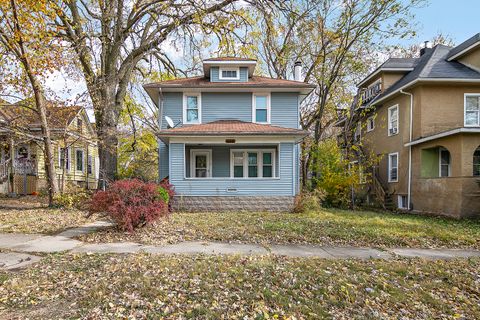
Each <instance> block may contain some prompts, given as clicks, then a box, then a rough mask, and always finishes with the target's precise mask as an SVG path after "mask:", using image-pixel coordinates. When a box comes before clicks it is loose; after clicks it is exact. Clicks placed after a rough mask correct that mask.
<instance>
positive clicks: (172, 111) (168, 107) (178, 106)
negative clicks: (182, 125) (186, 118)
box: [162, 92, 183, 129]
mask: <svg viewBox="0 0 480 320" xmlns="http://www.w3.org/2000/svg"><path fill="white" fill-rule="evenodd" d="M165 116H169V117H170V118H172V120H173V123H175V124H177V123H178V122H181V121H182V120H183V119H182V118H183V93H181V92H165V93H164V94H163V118H162V129H166V128H167V122H166V121H165Z"/></svg>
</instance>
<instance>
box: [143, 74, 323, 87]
mask: <svg viewBox="0 0 480 320" xmlns="http://www.w3.org/2000/svg"><path fill="white" fill-rule="evenodd" d="M144 87H145V88H152V87H153V88H158V87H163V88H172V87H185V88H209V87H212V88H213V87H215V88H228V87H237V88H238V87H246V88H249V87H274V88H277V87H285V88H315V86H314V85H312V84H309V83H305V82H299V81H293V80H284V79H273V78H268V77H260V76H253V77H251V78H249V79H248V81H247V82H238V81H237V82H212V81H210V80H209V79H207V78H205V77H191V78H183V79H175V80H166V81H161V82H154V83H149V84H146V85H144Z"/></svg>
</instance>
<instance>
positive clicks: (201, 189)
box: [168, 143, 298, 197]
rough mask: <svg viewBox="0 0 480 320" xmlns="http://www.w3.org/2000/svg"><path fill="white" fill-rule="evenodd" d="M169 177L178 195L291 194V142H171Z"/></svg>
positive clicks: (294, 154) (293, 175)
mask: <svg viewBox="0 0 480 320" xmlns="http://www.w3.org/2000/svg"><path fill="white" fill-rule="evenodd" d="M168 150H169V160H170V161H169V163H170V165H169V173H168V176H169V180H170V183H172V184H173V185H174V186H175V192H176V193H177V195H178V196H252V197H253V196H269V197H272V196H290V197H292V196H294V195H295V194H296V190H297V188H298V185H297V183H296V181H297V176H296V175H297V173H296V170H294V168H296V161H297V152H298V149H297V146H296V145H295V144H294V143H275V144H274V143H270V144H234V145H228V144H202V143H170V144H169V146H168Z"/></svg>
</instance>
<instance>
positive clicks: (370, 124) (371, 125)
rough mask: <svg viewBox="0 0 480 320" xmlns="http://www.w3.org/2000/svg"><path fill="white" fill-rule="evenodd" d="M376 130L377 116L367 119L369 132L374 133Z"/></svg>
mask: <svg viewBox="0 0 480 320" xmlns="http://www.w3.org/2000/svg"><path fill="white" fill-rule="evenodd" d="M373 129H375V116H371V117H368V119H367V132H370V131H373Z"/></svg>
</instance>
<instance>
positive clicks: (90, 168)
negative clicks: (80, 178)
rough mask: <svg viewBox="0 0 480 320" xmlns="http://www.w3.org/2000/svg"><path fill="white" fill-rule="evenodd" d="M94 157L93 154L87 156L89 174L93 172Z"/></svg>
mask: <svg viewBox="0 0 480 320" xmlns="http://www.w3.org/2000/svg"><path fill="white" fill-rule="evenodd" d="M92 168H93V157H92V155H90V154H89V155H88V157H87V174H92V172H93V170H92Z"/></svg>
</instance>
